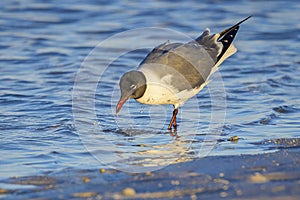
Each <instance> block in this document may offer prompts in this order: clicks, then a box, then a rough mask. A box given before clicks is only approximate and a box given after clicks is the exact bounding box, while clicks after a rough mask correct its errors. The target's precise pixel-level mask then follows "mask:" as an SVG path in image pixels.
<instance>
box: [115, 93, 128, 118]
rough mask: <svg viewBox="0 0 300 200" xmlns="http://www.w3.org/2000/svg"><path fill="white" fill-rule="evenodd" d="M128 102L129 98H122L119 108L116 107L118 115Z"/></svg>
mask: <svg viewBox="0 0 300 200" xmlns="http://www.w3.org/2000/svg"><path fill="white" fill-rule="evenodd" d="M127 100H128V98H122V97H121V98H120V100H119V102H118V104H117V107H116V115H117V114H118V113H119V111H120V110H121V108H122V106H123V105H124V103H125V102H126V101H127Z"/></svg>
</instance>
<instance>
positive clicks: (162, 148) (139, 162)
mask: <svg viewBox="0 0 300 200" xmlns="http://www.w3.org/2000/svg"><path fill="white" fill-rule="evenodd" d="M189 146H190V143H188V142H186V141H182V140H180V139H173V140H172V141H170V143H165V144H156V145H149V144H140V145H137V146H136V147H135V150H136V151H131V152H128V151H127V150H125V151H119V152H116V153H117V154H118V155H119V156H120V158H122V159H120V160H119V161H117V162H118V163H120V164H121V163H123V164H127V165H131V166H139V167H157V166H166V165H169V164H172V163H178V162H184V161H189V160H192V158H193V155H191V154H189V152H190V149H189Z"/></svg>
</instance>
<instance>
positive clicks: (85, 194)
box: [72, 192, 97, 198]
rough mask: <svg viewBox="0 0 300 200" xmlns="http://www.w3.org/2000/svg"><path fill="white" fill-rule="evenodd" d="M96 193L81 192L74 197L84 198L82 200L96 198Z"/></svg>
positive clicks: (74, 194)
mask: <svg viewBox="0 0 300 200" xmlns="http://www.w3.org/2000/svg"><path fill="white" fill-rule="evenodd" d="M96 195H97V193H96V192H81V193H73V195H72V196H73V197H82V198H87V197H94V196H96Z"/></svg>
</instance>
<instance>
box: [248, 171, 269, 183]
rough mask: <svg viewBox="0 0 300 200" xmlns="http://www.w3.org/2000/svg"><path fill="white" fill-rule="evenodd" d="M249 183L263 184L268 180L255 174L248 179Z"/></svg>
mask: <svg viewBox="0 0 300 200" xmlns="http://www.w3.org/2000/svg"><path fill="white" fill-rule="evenodd" d="M249 181H250V182H252V183H265V182H268V179H267V177H265V176H264V175H262V174H260V173H255V174H254V175H252V176H250V177H249Z"/></svg>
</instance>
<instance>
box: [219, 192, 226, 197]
mask: <svg viewBox="0 0 300 200" xmlns="http://www.w3.org/2000/svg"><path fill="white" fill-rule="evenodd" d="M227 196H228V193H227V192H221V193H220V197H223V198H224V197H227Z"/></svg>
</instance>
